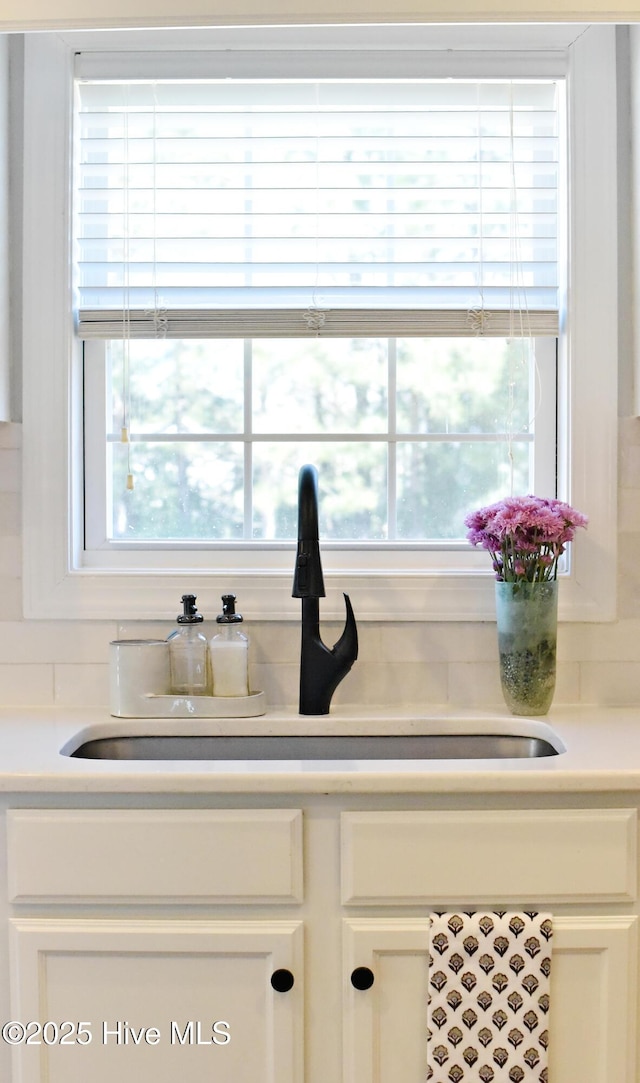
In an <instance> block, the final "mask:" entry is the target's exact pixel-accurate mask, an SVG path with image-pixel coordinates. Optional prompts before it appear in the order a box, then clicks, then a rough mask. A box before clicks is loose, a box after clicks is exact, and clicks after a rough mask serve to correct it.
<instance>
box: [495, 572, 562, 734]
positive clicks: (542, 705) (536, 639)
mask: <svg viewBox="0 0 640 1083" xmlns="http://www.w3.org/2000/svg"><path fill="white" fill-rule="evenodd" d="M495 587H496V619H497V624H498V649H499V652H500V680H501V682H502V694H503V696H504V699H505V703H506V704H507V707H508V708H509V710H510V711H511V713H512V714H517V715H541V714H546V713H547V711H548V710H549V707H550V706H551V702H552V700H553V693H554V690H555V685H556V640H557V628H558V582H557V580H551V581H549V582H546V583H526V582H525V583H501V582H497V583H496V585H495Z"/></svg>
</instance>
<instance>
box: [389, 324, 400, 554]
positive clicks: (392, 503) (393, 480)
mask: <svg viewBox="0 0 640 1083" xmlns="http://www.w3.org/2000/svg"><path fill="white" fill-rule="evenodd" d="M397 359H398V343H397V339H395V338H390V339H388V341H387V372H388V384H387V400H388V401H387V411H388V423H387V428H388V434H389V442H388V444H387V536H388V538H389V541H394V540H395V538H396V535H397V454H396V449H397V443H396V435H397V408H396V407H397V404H396V394H397Z"/></svg>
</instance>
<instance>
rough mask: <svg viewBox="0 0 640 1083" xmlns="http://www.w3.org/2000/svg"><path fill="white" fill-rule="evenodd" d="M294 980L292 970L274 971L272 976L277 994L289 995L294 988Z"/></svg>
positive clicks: (272, 983) (272, 982)
mask: <svg viewBox="0 0 640 1083" xmlns="http://www.w3.org/2000/svg"><path fill="white" fill-rule="evenodd" d="M293 980H294V979H293V974H292V973H291V971H290V970H284V969H282V970H274V972H273V974H272V975H271V985H272V986H273V988H274V989H275V991H276V993H288V992H289V990H290V989H291V988H292V986H293Z"/></svg>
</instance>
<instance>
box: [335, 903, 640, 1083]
mask: <svg viewBox="0 0 640 1083" xmlns="http://www.w3.org/2000/svg"><path fill="white" fill-rule="evenodd" d="M427 958H428V928H427V922H426V919H425V920H418V919H415V918H413V919H402V918H398V919H393V918H389V919H386V920H385V919H379V920H378V919H363V920H360V921H358V920H350V921H345V923H344V971H345V982H344V1015H345V1044H344V1049H345V1063H344V1083H397V1081H398V1080H402V1083H424V1080H425V1079H426V1077H427V1061H426V1004H427V995H428V980H427ZM635 958H636V919H635V918H633V917H597V918H596V917H556V918H554V937H553V955H552V970H551V1007H550V1011H549V1040H550V1044H549V1078H550V1079H552V1080H553V1081H554V1083H576V1080H580V1083H611V1081H612V1080H616V1083H633V1080H634V1050H633V1042H634V1038H633V1034H634V1026H635V1019H634V1013H635V984H636V966H635ZM356 967H368V968H370V969H371V971H372V973H373V976H374V982H373V985H372V986H371V987H370V988H369V989H367V990H358V989H355V988H354V987H353V985H352V984H351V980H350V976H351V974H352V972H353V970H354V969H355V968H356Z"/></svg>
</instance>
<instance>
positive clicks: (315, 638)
mask: <svg viewBox="0 0 640 1083" xmlns="http://www.w3.org/2000/svg"><path fill="white" fill-rule="evenodd" d="M344 601H345V606H346V609H347V619H346V622H345V626H344V631H343V632H342V635H341V636H340V639H339V640H338V641H337V643H336V644H335V645H334V646H333V647H332V648H331V649H330V648H329V647H327V646H325V644H324V643H323V642H322V639H321V637H320V612H319V610H320V603H319V601H318V599H317V598H303V599H302V650H301V655H300V714H328V713H329V708H330V706H331V697H332V696H333V693H334V692H335V690H336V688H337V687H338V685H339V684H340V681H341V680H342V679H343V677H346V675H347V673H348V672H349V670H350V669H351V667H352V665H353V663H354V662H355V660H356V658H357V657H358V630H357V628H356V619H355V616H354V613H353V607H352V605H351V601H350V600H349V595H348V594H345V595H344Z"/></svg>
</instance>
